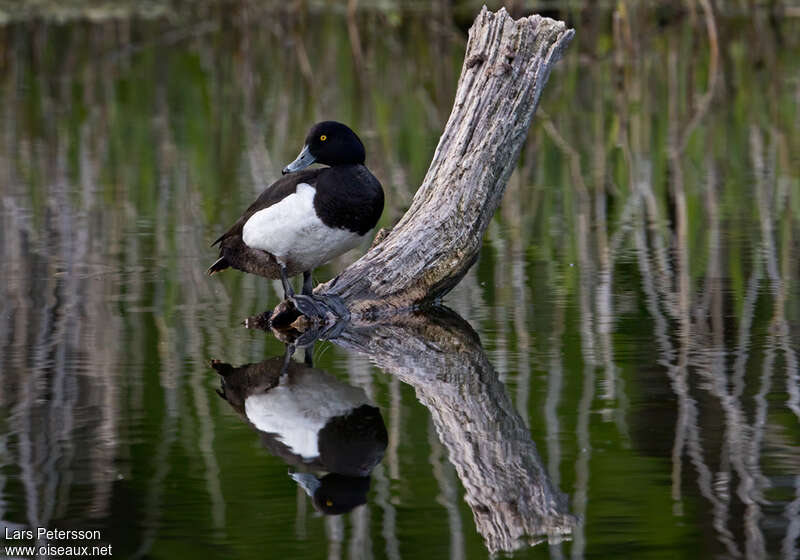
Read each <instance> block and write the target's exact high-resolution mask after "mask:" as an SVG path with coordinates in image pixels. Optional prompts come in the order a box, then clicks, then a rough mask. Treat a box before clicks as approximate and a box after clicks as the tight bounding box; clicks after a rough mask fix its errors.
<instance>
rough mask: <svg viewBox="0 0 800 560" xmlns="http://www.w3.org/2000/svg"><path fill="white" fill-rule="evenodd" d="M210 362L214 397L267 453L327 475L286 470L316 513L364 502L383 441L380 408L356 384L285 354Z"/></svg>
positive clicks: (340, 510)
mask: <svg viewBox="0 0 800 560" xmlns="http://www.w3.org/2000/svg"><path fill="white" fill-rule="evenodd" d="M212 367H213V368H214V369H215V370H216V371H217V373H219V374H220V375H221V376H222V379H221V388H220V390H219V391H218V392H219V394H220V396H222V397H223V398H224V399H225V400H226V401H228V403H229V404H230V405H231V406H232V407H233V408H234V409H235V410H236V411H237V412H238V413H239V414H241V415H242V416H243V417H244V418H245V419H246V420H247V421H248V422H249V423H250V424H251V425H252V426H253V427H255V428H256V429H257V430H258V431H259V432H261V433H262V440H263V442H264V444H265V446H266V447H267V448H268V449H269V450H270V451H271V452H272V453H273V454H275V455H277V456H279V457H281V458H282V459H283V460H284V461H286V462H287V463H289V464H290V465H293V466H297V467H301V468H304V469H312V470H316V471H326V472H327V473H329V474H327V475H326V476H323V477H321V478H317V477H316V476H314V475H313V474H308V473H296V474H294V475H292V478H293V479H294V480H295V481H296V482H297V483H298V484H300V486H302V487H303V488H304V489H305V490H306V492H308V494H309V496H311V497H312V499H313V501H314V505H315V506H316V507H317V508H318V509H319V510H320V511H322V512H323V513H331V514H336V513H343V512H344V511H349V510H350V509H352V508H354V507H356V506H357V505H360V504H363V503H365V502H366V494H367V491H368V490H369V474H370V473H371V472H372V469H373V468H375V465H377V464H378V463H379V462H380V461H381V459H382V458H383V453H384V451H385V449H386V444H387V441H388V438H387V434H386V427H385V425H384V423H383V418H382V416H381V413H380V411H379V410H378V409H377V408H376V407H374V406H372V405H371V404H370V403H369V400H368V398H367V395H366V394H365V393H364V391H363V390H362V389H360V388H358V387H353V386H351V385H348V384H346V383H344V382H342V381H340V380H338V379H336V378H335V377H334V376H332V375H330V374H329V373H326V372H324V371H322V370H319V369H315V368H313V367H310V366H308V365H305V364H300V363H297V362H294V361H292V360H288V361H287V360H285V359H284V358H277V357H276V358H268V359H266V360H264V361H263V362H260V363H258V364H248V365H245V366H241V367H236V368H235V367H232V366H231V365H230V364H224V363H220V362H216V361H215V362H212ZM284 374H285V375H284Z"/></svg>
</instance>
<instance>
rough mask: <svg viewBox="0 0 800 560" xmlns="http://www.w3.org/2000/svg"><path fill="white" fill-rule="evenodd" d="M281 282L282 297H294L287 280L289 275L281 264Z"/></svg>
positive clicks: (292, 289)
mask: <svg viewBox="0 0 800 560" xmlns="http://www.w3.org/2000/svg"><path fill="white" fill-rule="evenodd" d="M281 282H282V283H283V299H289V298H290V297H294V288H292V284H291V282H289V275H288V274H287V272H286V267H285V266H281Z"/></svg>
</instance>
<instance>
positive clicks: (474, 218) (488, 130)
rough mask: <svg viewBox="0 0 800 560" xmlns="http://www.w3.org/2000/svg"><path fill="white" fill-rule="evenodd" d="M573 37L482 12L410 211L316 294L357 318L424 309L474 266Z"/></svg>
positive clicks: (533, 20) (557, 26)
mask: <svg viewBox="0 0 800 560" xmlns="http://www.w3.org/2000/svg"><path fill="white" fill-rule="evenodd" d="M572 35H573V32H572V30H568V29H567V28H566V27H565V26H564V24H563V23H561V22H558V21H554V20H551V19H548V18H543V17H540V16H536V15H534V16H530V17H527V18H521V19H519V20H516V21H514V20H513V19H512V18H511V17H510V16H509V15H508V14H507V13H506V11H505V9H500V10H499V11H498V12H497V13H491V12H489V11H488V10H486V8H484V9H483V10H482V11H481V13H480V14H479V15H478V17H477V18H476V20H475V23H474V24H473V26H472V28H471V29H470V32H469V41H468V43H467V49H466V55H465V59H464V65H463V67H462V70H461V77H460V79H459V82H458V91H457V92H456V98H455V101H454V103H453V110H452V112H451V114H450V118H449V120H448V122H447V126H446V128H445V130H444V132H443V134H442V136H441V138H440V140H439V145H438V146H437V148H436V152H435V153H434V155H433V160H432V161H431V165H430V168H429V169H428V173H427V175H426V176H425V180H424V181H423V183H422V186H420V188H419V190H418V191H417V194H416V195H415V197H414V200H413V202H412V204H411V207H410V208H409V210H408V212H406V214H405V216H403V218H402V219H401V220H400V222H399V223H398V224H397V225H396V226H395V227H394V228H393V229H392V231H391V232H390V233H389V234H388V235H387V236H386V238H385V239H384V240H383V241H381V242H380V243H378V244H377V245H374V246H373V247H372V248H371V249H370V250H369V251H368V252H367V254H366V255H364V256H363V257H362V258H361V259H359V260H358V261H357V262H356V263H354V264H353V265H351V266H350V267H348V268H347V269H346V270H344V271H343V272H342V274H340V275H339V276H338V277H337V278H335V279H333V280H331V281H330V282H328V283H326V284H322V285H320V286H318V287H317V289H316V290H315V294H317V295H318V296H338V297H340V298H342V300H343V301H344V303H345V305H346V306H347V308H348V310H349V311H350V313H351V314H353V315H355V316H356V317H358V316H362V315H370V314H371V313H372V312H382V311H389V310H392V309H398V308H409V307H411V306H412V305H413V304H416V303H420V302H423V301H431V300H433V299H435V298H436V297H439V296H441V295H443V294H444V293H446V292H448V291H449V290H450V289H451V288H452V287H453V286H455V284H456V283H458V281H459V280H460V279H461V278H462V277H463V275H464V274H465V273H466V271H467V270H468V269H469V267H470V266H471V265H472V264H473V263H474V262H475V260H476V259H477V256H478V251H479V249H480V245H481V239H482V237H483V233H484V231H485V230H486V227H487V225H488V223H489V220H490V219H491V217H492V215H493V214H494V212H495V210H496V209H497V207H498V205H499V204H500V199H501V198H502V196H503V191H504V190H505V186H506V182H507V180H508V177H509V176H510V175H511V171H512V170H513V168H514V166H515V165H516V161H517V156H518V154H519V151H520V149H521V147H522V144H523V142H524V140H525V138H526V136H527V133H528V128H529V127H530V123H531V119H532V118H533V114H534V111H535V110H536V106H537V104H538V102H539V97H540V95H541V92H542V89H543V88H544V85H545V83H546V82H547V78H548V76H549V74H550V69H551V68H552V66H553V65H554V64H555V63H556V62H557V61H558V59H559V58H560V57H561V54H562V52H563V50H564V48H566V46H567V44H568V43H569V41H570V39H571V38H572Z"/></svg>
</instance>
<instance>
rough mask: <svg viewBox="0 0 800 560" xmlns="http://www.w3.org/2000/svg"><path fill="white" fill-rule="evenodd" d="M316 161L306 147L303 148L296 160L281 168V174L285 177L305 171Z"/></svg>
mask: <svg viewBox="0 0 800 560" xmlns="http://www.w3.org/2000/svg"><path fill="white" fill-rule="evenodd" d="M316 160H317V158H315V157H314V156H312V155H311V152H310V151H309V150H308V145H305V146H303V149H302V150H301V151H300V155H299V156H297V158H296V159H295V160H294V161H293V162H292V163H290V164H289V165H287V166H286V167H284V168H283V174H284V175H286V174H287V173H294V172H295V171H300V170H301V169H305V168H306V167H308V166H309V165H311V164H312V163H314V162H315V161H316Z"/></svg>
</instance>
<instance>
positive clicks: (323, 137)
mask: <svg viewBox="0 0 800 560" xmlns="http://www.w3.org/2000/svg"><path fill="white" fill-rule="evenodd" d="M319 139H320V140H322V141H323V142H324V141H325V140H327V139H328V137H327V136H325V135H324V134H323V135H322V136H320V137H319Z"/></svg>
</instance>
